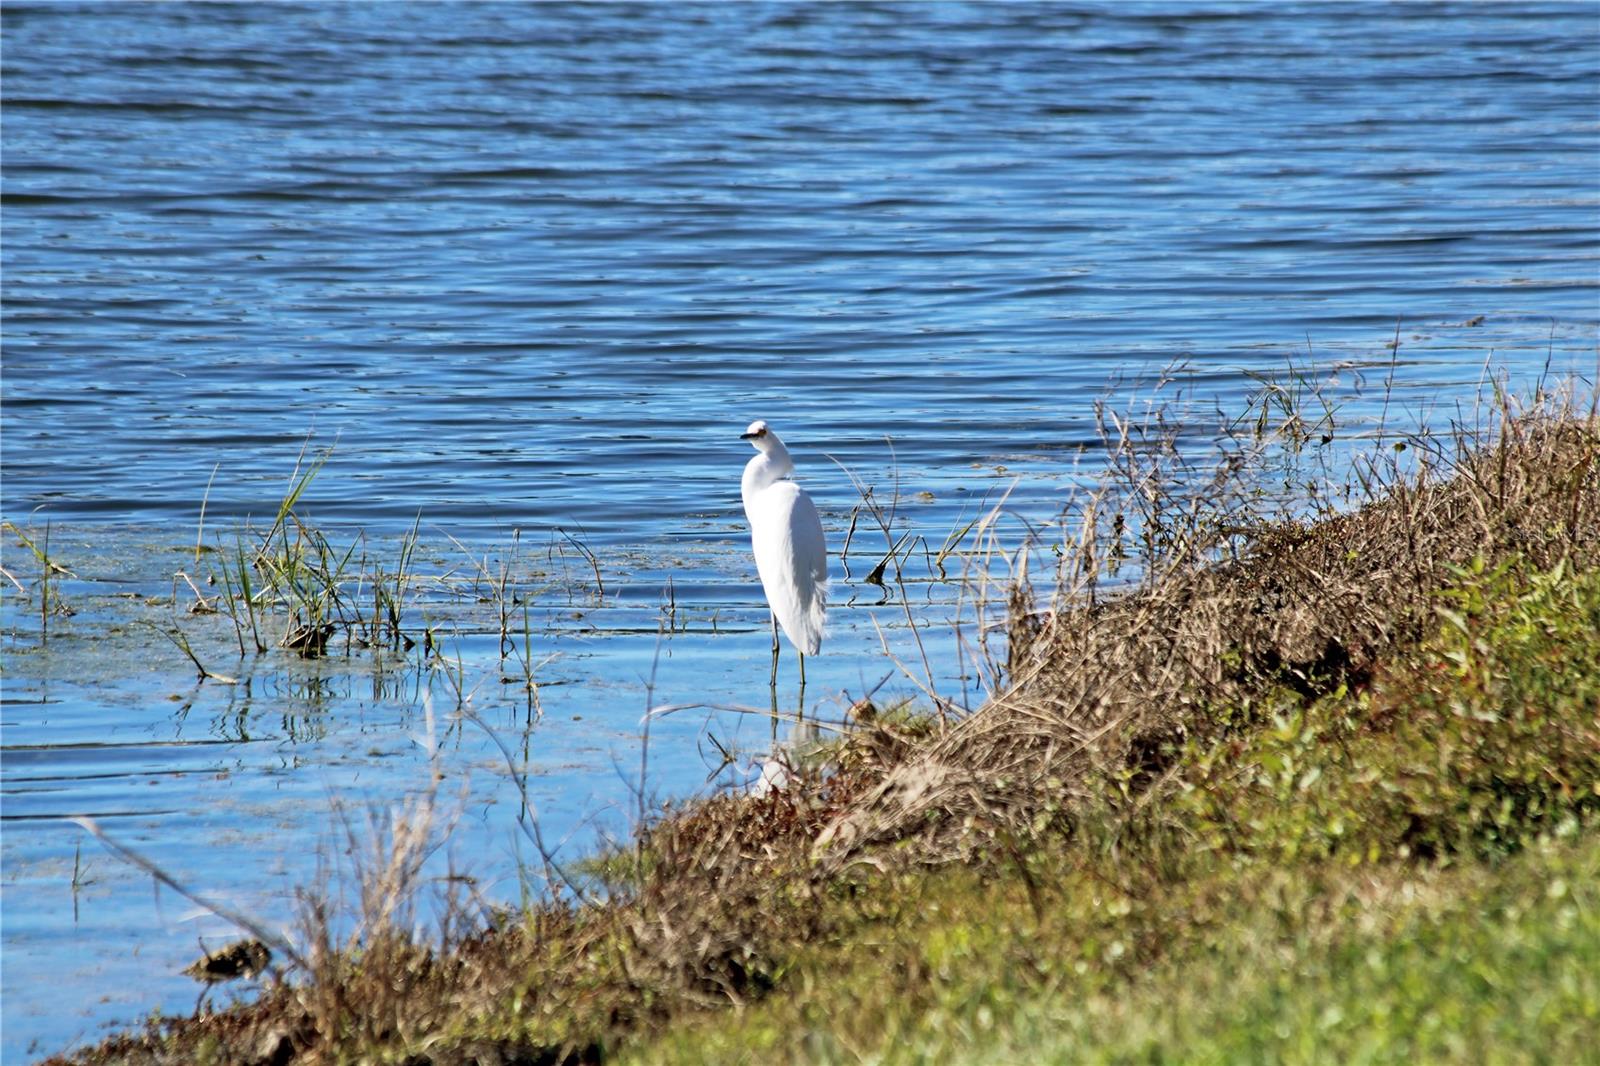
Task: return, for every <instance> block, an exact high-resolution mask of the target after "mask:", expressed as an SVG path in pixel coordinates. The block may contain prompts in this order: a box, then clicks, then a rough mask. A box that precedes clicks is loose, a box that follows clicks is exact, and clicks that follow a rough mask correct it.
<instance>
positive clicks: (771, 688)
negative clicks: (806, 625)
mask: <svg viewBox="0 0 1600 1066" xmlns="http://www.w3.org/2000/svg"><path fill="white" fill-rule="evenodd" d="M767 691H768V693H770V694H771V696H772V750H774V751H776V750H778V616H777V615H773V616H772V681H771V683H770V684H769V685H768V687H767Z"/></svg>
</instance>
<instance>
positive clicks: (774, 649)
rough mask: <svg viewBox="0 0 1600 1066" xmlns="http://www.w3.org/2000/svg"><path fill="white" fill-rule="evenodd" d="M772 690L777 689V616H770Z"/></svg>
mask: <svg viewBox="0 0 1600 1066" xmlns="http://www.w3.org/2000/svg"><path fill="white" fill-rule="evenodd" d="M771 685H772V687H773V688H777V687H778V616H777V615H773V616H772V681H771Z"/></svg>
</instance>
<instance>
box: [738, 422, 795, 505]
mask: <svg viewBox="0 0 1600 1066" xmlns="http://www.w3.org/2000/svg"><path fill="white" fill-rule="evenodd" d="M762 444H763V445H764V447H762V448H761V452H760V454H759V455H757V456H756V457H755V458H754V459H751V460H750V461H749V462H748V463H746V464H744V477H743V478H742V479H741V480H740V482H739V493H740V495H741V496H743V497H744V506H745V510H746V511H748V510H749V509H750V497H751V496H753V495H755V494H756V493H758V492H760V491H761V490H762V489H764V488H767V487H768V486H770V485H772V484H774V483H775V482H779V481H782V480H783V479H784V478H786V477H788V476H789V475H790V474H792V473H794V461H793V460H792V459H790V458H789V449H787V448H785V447H784V446H783V442H782V441H777V440H766V441H763V442H762Z"/></svg>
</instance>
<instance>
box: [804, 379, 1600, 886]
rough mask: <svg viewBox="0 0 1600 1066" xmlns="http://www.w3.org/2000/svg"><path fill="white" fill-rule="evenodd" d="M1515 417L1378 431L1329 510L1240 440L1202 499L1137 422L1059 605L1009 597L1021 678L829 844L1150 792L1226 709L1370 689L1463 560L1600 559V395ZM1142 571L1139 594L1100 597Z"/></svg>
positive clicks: (931, 840) (1067, 554) (1536, 563)
mask: <svg viewBox="0 0 1600 1066" xmlns="http://www.w3.org/2000/svg"><path fill="white" fill-rule="evenodd" d="M1498 414H1499V418H1498V420H1497V424H1496V425H1495V426H1494V427H1493V428H1492V430H1489V431H1483V430H1478V429H1473V428H1468V427H1465V426H1457V427H1455V428H1454V430H1453V431H1452V432H1451V433H1449V434H1447V435H1445V436H1443V437H1435V436H1431V435H1427V434H1412V435H1409V436H1406V437H1404V438H1399V439H1395V440H1386V439H1383V438H1381V437H1380V438H1379V439H1378V440H1377V441H1376V442H1375V446H1374V448H1373V449H1372V452H1371V453H1370V454H1369V455H1368V456H1366V457H1363V458H1359V459H1358V460H1357V464H1356V467H1355V474H1354V477H1353V479H1352V482H1351V483H1347V485H1345V486H1344V487H1343V488H1344V489H1345V490H1346V491H1347V492H1348V491H1349V490H1350V489H1351V488H1352V486H1353V488H1354V491H1355V492H1357V493H1358V494H1359V497H1358V498H1365V499H1366V500H1367V502H1366V503H1365V505H1363V506H1359V507H1356V508H1355V509H1353V510H1348V511H1341V510H1337V509H1335V508H1334V507H1333V506H1332V505H1331V504H1326V505H1324V506H1322V507H1319V508H1317V511H1316V520H1315V521H1309V522H1308V521H1293V520H1286V519H1284V518H1283V517H1282V515H1281V511H1280V509H1279V508H1278V506H1277V504H1276V502H1275V501H1274V500H1273V499H1272V498H1271V497H1270V496H1264V495H1263V494H1262V493H1261V492H1260V489H1259V485H1260V483H1259V481H1258V480H1257V479H1258V478H1259V475H1260V472H1261V467H1260V463H1261V461H1262V458H1263V457H1264V455H1265V454H1266V453H1263V452H1255V453H1253V454H1241V453H1240V452H1239V451H1235V450H1228V449H1225V450H1224V453H1223V454H1222V455H1221V456H1220V458H1219V460H1218V462H1217V466H1216V469H1215V472H1214V474H1213V475H1212V477H1211V478H1210V479H1209V480H1208V481H1206V482H1205V483H1204V487H1203V490H1202V491H1200V492H1198V493H1197V492H1195V491H1194V489H1193V480H1192V479H1191V480H1188V481H1176V480H1164V479H1163V478H1162V477H1161V476H1160V467H1161V463H1162V461H1163V460H1164V457H1166V456H1169V455H1173V454H1175V453H1176V449H1175V447H1174V442H1173V440H1172V438H1171V432H1172V431H1171V430H1169V429H1168V428H1167V423H1166V422H1165V420H1164V419H1162V418H1159V417H1158V418H1153V419H1151V420H1150V421H1148V422H1147V423H1146V424H1145V425H1144V426H1142V427H1140V429H1139V430H1138V431H1135V430H1132V429H1129V428H1128V427H1127V423H1125V422H1123V423H1118V425H1117V427H1116V429H1117V432H1116V435H1115V436H1114V438H1113V439H1112V449H1111V454H1112V459H1113V461H1112V464H1111V469H1112V473H1111V475H1110V477H1109V478H1108V479H1107V481H1106V482H1105V483H1104V484H1103V485H1102V487H1101V488H1100V490H1099V491H1098V492H1096V493H1095V494H1093V495H1092V497H1091V498H1090V499H1089V500H1088V502H1087V503H1086V504H1085V506H1084V508H1083V513H1084V514H1085V515H1086V516H1087V517H1086V519H1085V520H1084V521H1083V522H1082V523H1081V525H1080V526H1079V528H1078V536H1077V537H1076V538H1075V539H1074V540H1071V541H1067V542H1065V543H1064V545H1063V546H1062V550H1061V553H1060V557H1059V562H1058V564H1057V572H1056V579H1057V586H1058V587H1057V589H1056V590H1055V593H1054V596H1053V599H1052V606H1051V607H1050V608H1049V609H1047V610H1043V611H1040V610H1037V609H1036V608H1035V606H1034V604H1035V603H1036V597H1035V596H1033V595H1032V593H1031V592H1029V591H1027V590H1026V589H1025V588H1023V587H1021V585H1020V584H1018V585H1014V586H1013V588H1012V589H1011V590H1010V596H1009V601H1008V602H1009V604H1010V608H1011V610H1010V617H1009V619H1008V626H1007V632H1008V635H1009V638H1010V644H1009V649H1008V676H1009V679H1010V685H1009V687H1008V688H1007V689H1006V690H1005V691H1003V692H1002V693H1000V694H999V695H997V696H996V697H995V698H993V699H991V700H990V701H989V702H988V703H987V704H986V705H985V706H984V707H983V708H982V710H981V711H980V712H978V713H977V714H974V715H972V716H970V717H968V718H967V719H965V720H963V721H961V722H959V723H958V724H956V725H955V726H954V727H952V728H951V729H950V730H949V731H948V733H946V735H944V736H943V737H941V738H939V739H937V740H936V741H935V742H933V743H932V744H930V745H929V746H928V747H927V748H926V750H924V751H922V752H920V753H919V754H918V755H917V757H915V758H913V759H910V760H908V761H907V762H905V763H904V764H903V765H901V766H899V767H897V768H896V769H895V770H894V771H893V772H892V773H891V774H889V775H888V776H887V777H886V779H885V780H884V781H883V782H882V783H880V784H879V785H878V786H877V788H876V789H875V791H874V792H873V793H872V794H871V795H870V796H869V797H867V799H866V801H865V802H864V803H862V804H860V805H858V806H856V807H854V808H853V809H851V810H850V811H848V812H846V813H845V814H844V815H843V816H842V817H841V818H839V819H837V820H835V821H834V822H833V823H831V824H830V825H829V826H828V827H827V828H826V829H825V830H824V831H823V833H822V834H821V836H820V837H819V839H818V841H817V844H816V847H815V855H816V857H817V858H818V860H819V861H821V862H823V863H824V864H826V865H828V866H830V867H832V868H839V867H841V866H842V865H843V864H847V863H848V862H850V861H851V860H852V859H853V858H856V857H858V856H859V855H861V854H862V853H863V852H864V851H867V850H870V849H871V848H872V847H873V846H874V845H879V844H885V843H889V842H894V843H896V844H899V845H901V846H902V847H903V846H904V844H905V842H906V841H907V840H909V839H912V838H915V839H916V840H917V841H918V846H919V849H920V850H921V852H922V853H923V854H925V855H928V856H940V857H956V856H959V855H961V854H962V853H963V852H965V851H966V850H968V849H977V850H980V851H983V850H989V849H992V848H993V847H994V846H995V841H996V839H997V836H1005V837H1010V836H1012V835H1017V834H1021V835H1026V834H1028V833H1030V832H1032V831H1035V830H1036V829H1037V828H1038V827H1039V825H1040V823H1041V819H1048V818H1051V817H1054V815H1055V814H1056V813H1058V812H1062V811H1066V810H1070V808H1071V805H1072V802H1073V799H1074V796H1075V792H1076V783H1077V782H1079V781H1081V780H1083V779H1084V778H1085V776H1086V775H1087V774H1088V773H1089V772H1090V771H1091V770H1101V771H1105V770H1107V769H1111V768H1114V769H1116V770H1121V771H1124V772H1125V774H1126V776H1127V778H1128V782H1129V787H1130V789H1131V790H1133V791H1137V790H1139V789H1141V788H1142V787H1144V786H1145V785H1147V784H1148V783H1149V782H1150V781H1151V780H1153V779H1155V778H1156V777H1157V776H1159V775H1160V774H1161V772H1162V771H1163V769H1164V768H1165V767H1164V761H1165V759H1166V758H1167V755H1168V754H1169V753H1170V752H1171V751H1172V750H1174V748H1175V747H1176V743H1177V742H1178V741H1181V740H1182V739H1183V738H1184V737H1185V736H1187V735H1189V734H1191V733H1193V732H1195V731H1208V730H1213V729H1215V728H1219V723H1216V722H1214V721H1212V720H1209V719H1208V715H1210V714H1211V713H1212V712H1213V711H1214V710H1215V709H1216V708H1218V707H1219V706H1222V705H1225V704H1229V703H1238V702H1240V701H1242V700H1246V699H1247V698H1248V697H1250V696H1251V695H1253V694H1258V693H1260V692H1262V691H1264V690H1265V689H1267V688H1268V687H1270V686H1274V685H1283V684H1287V685H1289V686H1291V687H1293V688H1295V689H1298V690H1300V691H1301V692H1303V693H1305V694H1307V695H1314V694H1316V693H1318V692H1321V691H1327V690H1331V689H1332V688H1334V687H1336V686H1338V685H1340V684H1348V685H1350V686H1352V687H1355V686H1359V685H1361V684H1362V683H1364V682H1365V681H1366V679H1367V678H1368V677H1369V675H1370V671H1371V669H1372V667H1373V665H1374V664H1375V663H1376V662H1378V661H1379V660H1380V659H1381V658H1382V657H1383V656H1384V655H1385V654H1386V653H1387V652H1389V651H1390V650H1391V649H1393V648H1394V647H1395V646H1396V645H1397V644H1399V643H1403V642H1414V641H1415V640H1416V639H1417V638H1418V637H1419V636H1420V635H1421V632H1422V630H1421V627H1422V626H1423V624H1424V623H1425V622H1426V621H1427V620H1429V619H1431V618H1432V617H1433V615H1434V611H1435V608H1436V607H1437V606H1438V605H1439V600H1438V593H1439V590H1440V589H1441V587H1442V586H1443V585H1444V583H1445V579H1446V578H1447V577H1448V570H1447V567H1448V566H1449V565H1458V566H1459V565H1462V564H1465V563H1467V562H1469V561H1470V560H1472V559H1473V558H1474V557H1480V558H1482V559H1484V560H1485V561H1487V562H1488V563H1489V564H1490V565H1494V564H1495V563H1497V562H1499V561H1501V560H1503V559H1505V558H1507V557H1509V556H1511V555H1518V556H1520V557H1522V558H1524V559H1525V560H1526V561H1527V562H1528V563H1529V564H1530V565H1532V566H1533V567H1535V568H1547V567H1550V566H1553V565H1554V563H1555V562H1556V561H1557V560H1558V559H1561V558H1568V559H1570V560H1571V562H1572V564H1573V565H1574V566H1576V567H1583V568H1588V567H1592V566H1594V565H1595V564H1596V561H1597V554H1600V462H1597V459H1600V422H1597V420H1596V415H1595V409H1594V403H1593V400H1592V399H1590V400H1588V401H1586V403H1585V402H1580V400H1579V399H1578V397H1577V396H1576V395H1575V394H1574V393H1573V392H1572V391H1571V390H1561V391H1559V392H1557V393H1555V394H1553V395H1546V396H1541V397H1540V398H1538V399H1537V400H1536V401H1535V402H1534V403H1533V404H1532V405H1531V406H1530V407H1529V408H1528V409H1526V410H1521V411H1517V410H1514V409H1513V408H1512V406H1511V405H1510V403H1509V401H1502V403H1501V405H1500V406H1499V408H1498ZM1288 427H1289V429H1290V431H1291V433H1294V432H1295V431H1296V427H1295V424H1294V423H1293V422H1289V423H1288ZM1307 441H1308V438H1306V437H1304V436H1300V437H1299V438H1298V440H1295V439H1291V444H1305V443H1307ZM1281 457H1282V453H1279V458H1281ZM1298 472H1302V473H1303V472H1304V468H1303V467H1300V468H1298ZM1342 494H1343V493H1336V492H1335V491H1333V489H1331V488H1328V487H1324V488H1322V489H1321V490H1320V491H1319V492H1317V493H1315V495H1319V496H1320V497H1321V498H1322V499H1323V500H1333V499H1335V498H1337V496H1338V495H1342ZM1130 516H1132V517H1130ZM1129 569H1132V570H1134V571H1135V572H1136V573H1137V575H1138V577H1137V580H1136V582H1135V583H1134V584H1133V586H1132V587H1131V588H1124V589H1123V590H1122V591H1121V592H1120V593H1119V594H1114V595H1111V596H1109V597H1108V596H1106V595H1104V594H1103V593H1102V591H1101V589H1102V588H1103V586H1104V583H1105V581H1106V579H1107V577H1108V576H1109V575H1114V574H1115V573H1116V572H1117V571H1119V570H1121V571H1124V572H1126V571H1127V570H1129ZM1013 572H1015V573H1022V572H1025V568H1024V567H1022V566H1015V567H1013Z"/></svg>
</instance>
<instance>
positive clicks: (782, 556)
mask: <svg viewBox="0 0 1600 1066" xmlns="http://www.w3.org/2000/svg"><path fill="white" fill-rule="evenodd" d="M742 436H743V438H744V439H745V440H747V441H749V442H750V443H751V444H752V445H753V446H754V447H755V450H756V452H757V453H758V454H757V455H756V457H755V458H754V459H751V460H750V461H749V462H748V463H746V464H745V468H744V479H743V480H742V481H741V482H740V485H739V490H740V494H741V495H742V496H743V497H744V513H745V517H746V518H748V519H749V520H750V544H751V547H753V548H754V549H755V555H756V570H757V571H758V572H759V573H760V574H761V587H762V588H763V589H764V590H765V591H766V593H767V604H768V606H770V607H771V608H772V614H773V617H774V618H776V619H777V620H778V625H780V626H782V627H783V632H784V635H785V636H787V637H788V638H789V643H791V644H793V645H794V646H795V647H796V648H797V649H799V651H800V653H801V654H802V655H815V654H817V652H819V651H821V650H822V626H823V623H824V621H825V620H826V614H827V608H828V546H827V543H826V541H825V540H824V539H823V535H822V519H821V518H819V517H818V516H817V508H816V505H815V504H813V503H812V502H811V497H810V496H807V495H806V490H805V489H802V488H801V487H800V486H799V485H796V484H795V483H794V482H793V481H790V480H789V476H790V475H791V474H793V473H794V461H793V460H792V459H790V458H789V449H787V448H785V447H784V446H783V441H781V440H779V439H778V435H777V434H776V433H774V432H772V430H771V429H769V428H768V427H767V424H766V423H765V422H760V421H757V422H752V423H750V428H749V429H747V430H745V431H744V433H743V434H742ZM774 648H776V645H774Z"/></svg>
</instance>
